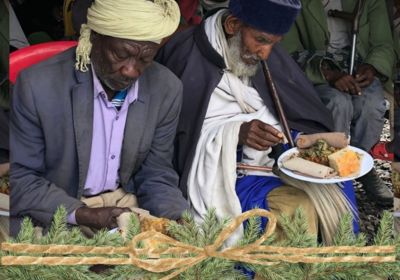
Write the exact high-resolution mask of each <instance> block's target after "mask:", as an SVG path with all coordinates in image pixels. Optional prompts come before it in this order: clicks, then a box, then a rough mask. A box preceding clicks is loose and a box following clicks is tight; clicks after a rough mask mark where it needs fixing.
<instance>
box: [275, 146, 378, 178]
mask: <svg viewBox="0 0 400 280" xmlns="http://www.w3.org/2000/svg"><path fill="white" fill-rule="evenodd" d="M348 148H349V149H351V150H353V151H355V152H357V153H359V154H362V159H361V170H360V173H359V174H358V176H353V177H339V176H337V177H333V178H329V179H320V178H315V177H310V176H306V175H300V174H299V173H295V172H293V171H291V170H289V169H286V168H284V167H282V160H283V159H284V158H286V157H288V156H291V155H292V154H294V153H298V150H297V148H292V149H290V150H287V151H286V152H284V153H283V154H282V155H281V156H280V157H279V159H278V167H279V169H280V170H282V172H283V173H285V174H286V175H288V176H290V177H292V178H296V179H299V180H302V181H307V182H313V183H320V184H333V183H339V182H344V181H349V180H354V179H356V178H359V177H361V176H363V175H365V174H367V173H368V172H369V171H370V170H371V169H372V167H373V166H374V160H373V159H372V157H371V155H370V154H368V153H367V152H365V151H363V150H361V149H359V148H356V147H353V146H348Z"/></svg>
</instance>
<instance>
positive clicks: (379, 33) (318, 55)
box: [282, 0, 395, 205]
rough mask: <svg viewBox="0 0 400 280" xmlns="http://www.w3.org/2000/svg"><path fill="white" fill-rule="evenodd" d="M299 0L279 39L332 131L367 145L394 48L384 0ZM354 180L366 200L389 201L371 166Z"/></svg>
mask: <svg viewBox="0 0 400 280" xmlns="http://www.w3.org/2000/svg"><path fill="white" fill-rule="evenodd" d="M301 2H302V6H303V8H302V10H301V13H300V15H299V17H298V18H297V19H296V23H295V26H293V27H292V29H291V30H290V31H289V33H288V34H287V35H286V36H285V37H284V40H283V41H282V44H283V46H284V47H285V48H286V49H287V50H288V51H289V53H290V54H291V55H292V57H293V58H294V59H295V60H296V61H297V62H298V64H299V65H300V67H301V68H302V69H303V70H304V72H305V74H306V76H307V77H308V78H309V79H310V80H311V82H312V83H313V84H314V87H315V89H316V90H317V92H318V93H319V96H320V98H321V100H322V101H323V103H324V104H325V106H327V108H328V109H329V110H330V111H331V112H332V114H333V118H334V122H335V131H340V132H345V133H347V134H348V135H350V136H351V142H350V144H351V145H353V146H355V147H358V148H361V149H363V150H365V151H370V150H371V148H372V147H373V146H374V145H375V144H376V143H377V142H378V141H379V139H380V136H381V133H382V128H383V125H384V115H385V112H386V110H387V106H386V102H385V99H384V90H386V91H388V92H390V93H391V94H393V83H392V78H393V69H394V61H395V53H394V45H393V38H392V32H391V28H390V21H389V17H388V13H387V6H386V3H385V2H384V1H379V0H358V1H356V0H350V1H340V0H322V1H312V0H302V1H301ZM334 12H335V13H334ZM354 34H356V35H357V38H356V41H355V42H356V44H355V46H354V47H355V52H353V51H352V47H353V44H352V42H353V41H354ZM353 54H355V55H353ZM352 62H353V63H352ZM353 64H354V70H353V69H352V70H353V72H351V70H350V68H351V66H352V65H353ZM350 72H351V73H350ZM358 181H359V182H361V183H362V185H363V188H364V189H365V191H366V194H367V196H368V197H369V198H370V199H371V200H373V201H375V202H376V203H378V204H381V205H392V203H393V194H392V192H391V191H390V189H389V188H388V187H387V186H386V185H385V184H384V183H383V181H382V180H381V179H380V177H379V176H378V174H377V173H376V171H375V169H373V170H372V171H371V172H369V173H367V175H365V176H363V177H361V178H359V179H358Z"/></svg>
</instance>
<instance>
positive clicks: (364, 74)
mask: <svg viewBox="0 0 400 280" xmlns="http://www.w3.org/2000/svg"><path fill="white" fill-rule="evenodd" d="M375 76H376V70H375V68H374V67H373V66H372V65H370V64H361V65H360V66H359V67H358V68H357V73H356V82H357V83H358V85H359V86H360V87H361V88H364V87H367V86H369V85H370V84H371V83H372V82H373V81H374V78H375Z"/></svg>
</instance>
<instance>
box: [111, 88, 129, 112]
mask: <svg viewBox="0 0 400 280" xmlns="http://www.w3.org/2000/svg"><path fill="white" fill-rule="evenodd" d="M127 94H128V90H126V89H125V90H121V91H118V92H117V93H116V94H115V95H114V97H113V99H112V100H111V103H112V104H113V105H114V106H115V108H117V110H120V109H121V107H122V104H124V101H125V98H126V95H127Z"/></svg>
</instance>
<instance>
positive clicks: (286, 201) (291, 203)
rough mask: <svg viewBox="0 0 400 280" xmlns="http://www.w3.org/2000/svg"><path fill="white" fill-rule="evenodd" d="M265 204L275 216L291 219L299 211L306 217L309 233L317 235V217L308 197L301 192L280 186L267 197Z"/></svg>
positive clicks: (290, 187) (293, 188)
mask: <svg viewBox="0 0 400 280" xmlns="http://www.w3.org/2000/svg"><path fill="white" fill-rule="evenodd" d="M267 202H268V205H269V208H270V210H271V212H272V213H274V214H275V215H278V216H280V215H282V214H284V215H287V216H289V217H293V215H294V214H295V212H296V210H297V209H301V210H302V211H303V213H304V216H305V217H306V220H307V223H308V228H309V233H310V234H317V232H318V216H317V211H316V209H315V207H314V204H313V203H312V201H311V199H310V198H309V196H308V195H307V194H306V193H305V192H304V191H302V190H300V189H298V188H295V187H292V186H281V187H279V188H276V189H274V190H273V191H271V192H270V194H269V195H268V196H267Z"/></svg>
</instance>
